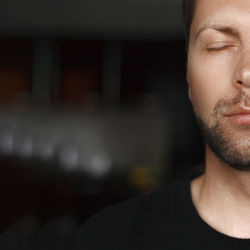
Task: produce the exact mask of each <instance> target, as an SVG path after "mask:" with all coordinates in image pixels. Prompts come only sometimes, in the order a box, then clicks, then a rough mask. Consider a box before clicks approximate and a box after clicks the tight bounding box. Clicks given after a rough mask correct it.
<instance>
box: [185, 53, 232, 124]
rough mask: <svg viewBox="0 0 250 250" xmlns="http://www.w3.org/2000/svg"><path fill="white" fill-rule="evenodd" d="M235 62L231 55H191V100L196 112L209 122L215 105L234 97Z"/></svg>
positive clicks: (189, 62)
mask: <svg viewBox="0 0 250 250" xmlns="http://www.w3.org/2000/svg"><path fill="white" fill-rule="evenodd" d="M233 68H234V65H233V60H232V58H231V57H230V56H229V55H215V56H211V55H207V56H202V55H201V54H199V55H197V56H196V55H195V54H193V55H191V56H189V60H188V75H187V78H188V82H189V87H190V99H191V102H192V104H193V107H194V110H195V112H196V113H197V114H198V115H199V116H200V117H201V118H202V119H203V120H204V121H208V119H209V116H210V115H211V114H212V112H213V110H214V107H215V105H216V104H217V103H218V102H219V101H220V100H221V99H225V98H228V97H230V96H232V95H233V91H234V90H233V86H232V75H233Z"/></svg>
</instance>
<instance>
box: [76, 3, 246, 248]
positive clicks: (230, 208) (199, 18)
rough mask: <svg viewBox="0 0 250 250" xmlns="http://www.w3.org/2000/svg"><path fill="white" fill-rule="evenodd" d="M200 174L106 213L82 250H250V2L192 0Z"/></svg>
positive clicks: (187, 7) (188, 14)
mask: <svg viewBox="0 0 250 250" xmlns="http://www.w3.org/2000/svg"><path fill="white" fill-rule="evenodd" d="M184 13H185V15H184V16H185V18H186V24H187V25H186V26H187V29H188V47H187V48H188V63H187V81H188V83H189V97H190V100H191V102H192V105H193V108H194V112H195V114H196V117H197V120H198V122H199V125H200V127H201V130H202V132H203V135H204V138H205V143H206V162H205V165H206V169H205V173H204V174H202V175H200V176H193V177H192V178H190V179H189V180H186V181H180V182H178V183H174V184H171V185H170V186H168V187H167V188H165V189H163V190H159V191H156V192H154V193H152V194H150V195H147V196H144V197H139V198H135V199H132V200H130V201H127V202H124V203H122V204H120V205H118V206H114V207H111V208H109V209H106V210H105V211H103V212H101V213H100V214H98V215H97V216H95V217H94V218H93V219H92V220H90V221H89V222H88V223H87V224H86V225H84V226H83V227H82V229H81V230H80V231H79V232H78V234H77V236H76V239H75V240H74V246H75V249H79V250H80V249H84V250H163V249H170V250H177V249H178V250H179V249H192V250H206V249H213V250H214V249H227V250H230V249H240V250H242V249H250V1H249V0H185V1H184Z"/></svg>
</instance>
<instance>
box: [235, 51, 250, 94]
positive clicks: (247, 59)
mask: <svg viewBox="0 0 250 250" xmlns="http://www.w3.org/2000/svg"><path fill="white" fill-rule="evenodd" d="M235 77H236V79H235V81H234V84H235V85H236V87H237V88H248V89H249V90H250V51H248V53H244V55H243V56H242V57H241V59H240V62H239V63H238V65H237V69H236V74H235Z"/></svg>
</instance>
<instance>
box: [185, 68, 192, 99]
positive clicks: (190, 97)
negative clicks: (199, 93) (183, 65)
mask: <svg viewBox="0 0 250 250" xmlns="http://www.w3.org/2000/svg"><path fill="white" fill-rule="evenodd" d="M186 81H187V83H188V97H189V100H190V101H191V102H192V91H191V87H190V83H189V74H188V73H187V75H186Z"/></svg>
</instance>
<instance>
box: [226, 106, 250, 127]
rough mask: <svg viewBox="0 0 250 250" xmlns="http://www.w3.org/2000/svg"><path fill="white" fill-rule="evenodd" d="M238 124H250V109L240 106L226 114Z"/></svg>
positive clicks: (233, 122) (234, 123)
mask: <svg viewBox="0 0 250 250" xmlns="http://www.w3.org/2000/svg"><path fill="white" fill-rule="evenodd" d="M224 116H225V117H226V118H228V119H229V121H230V122H231V123H232V124H233V125H236V126H250V109H247V108H242V107H238V108H236V109H234V110H232V111H230V112H228V113H226V114H225V115H224Z"/></svg>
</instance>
